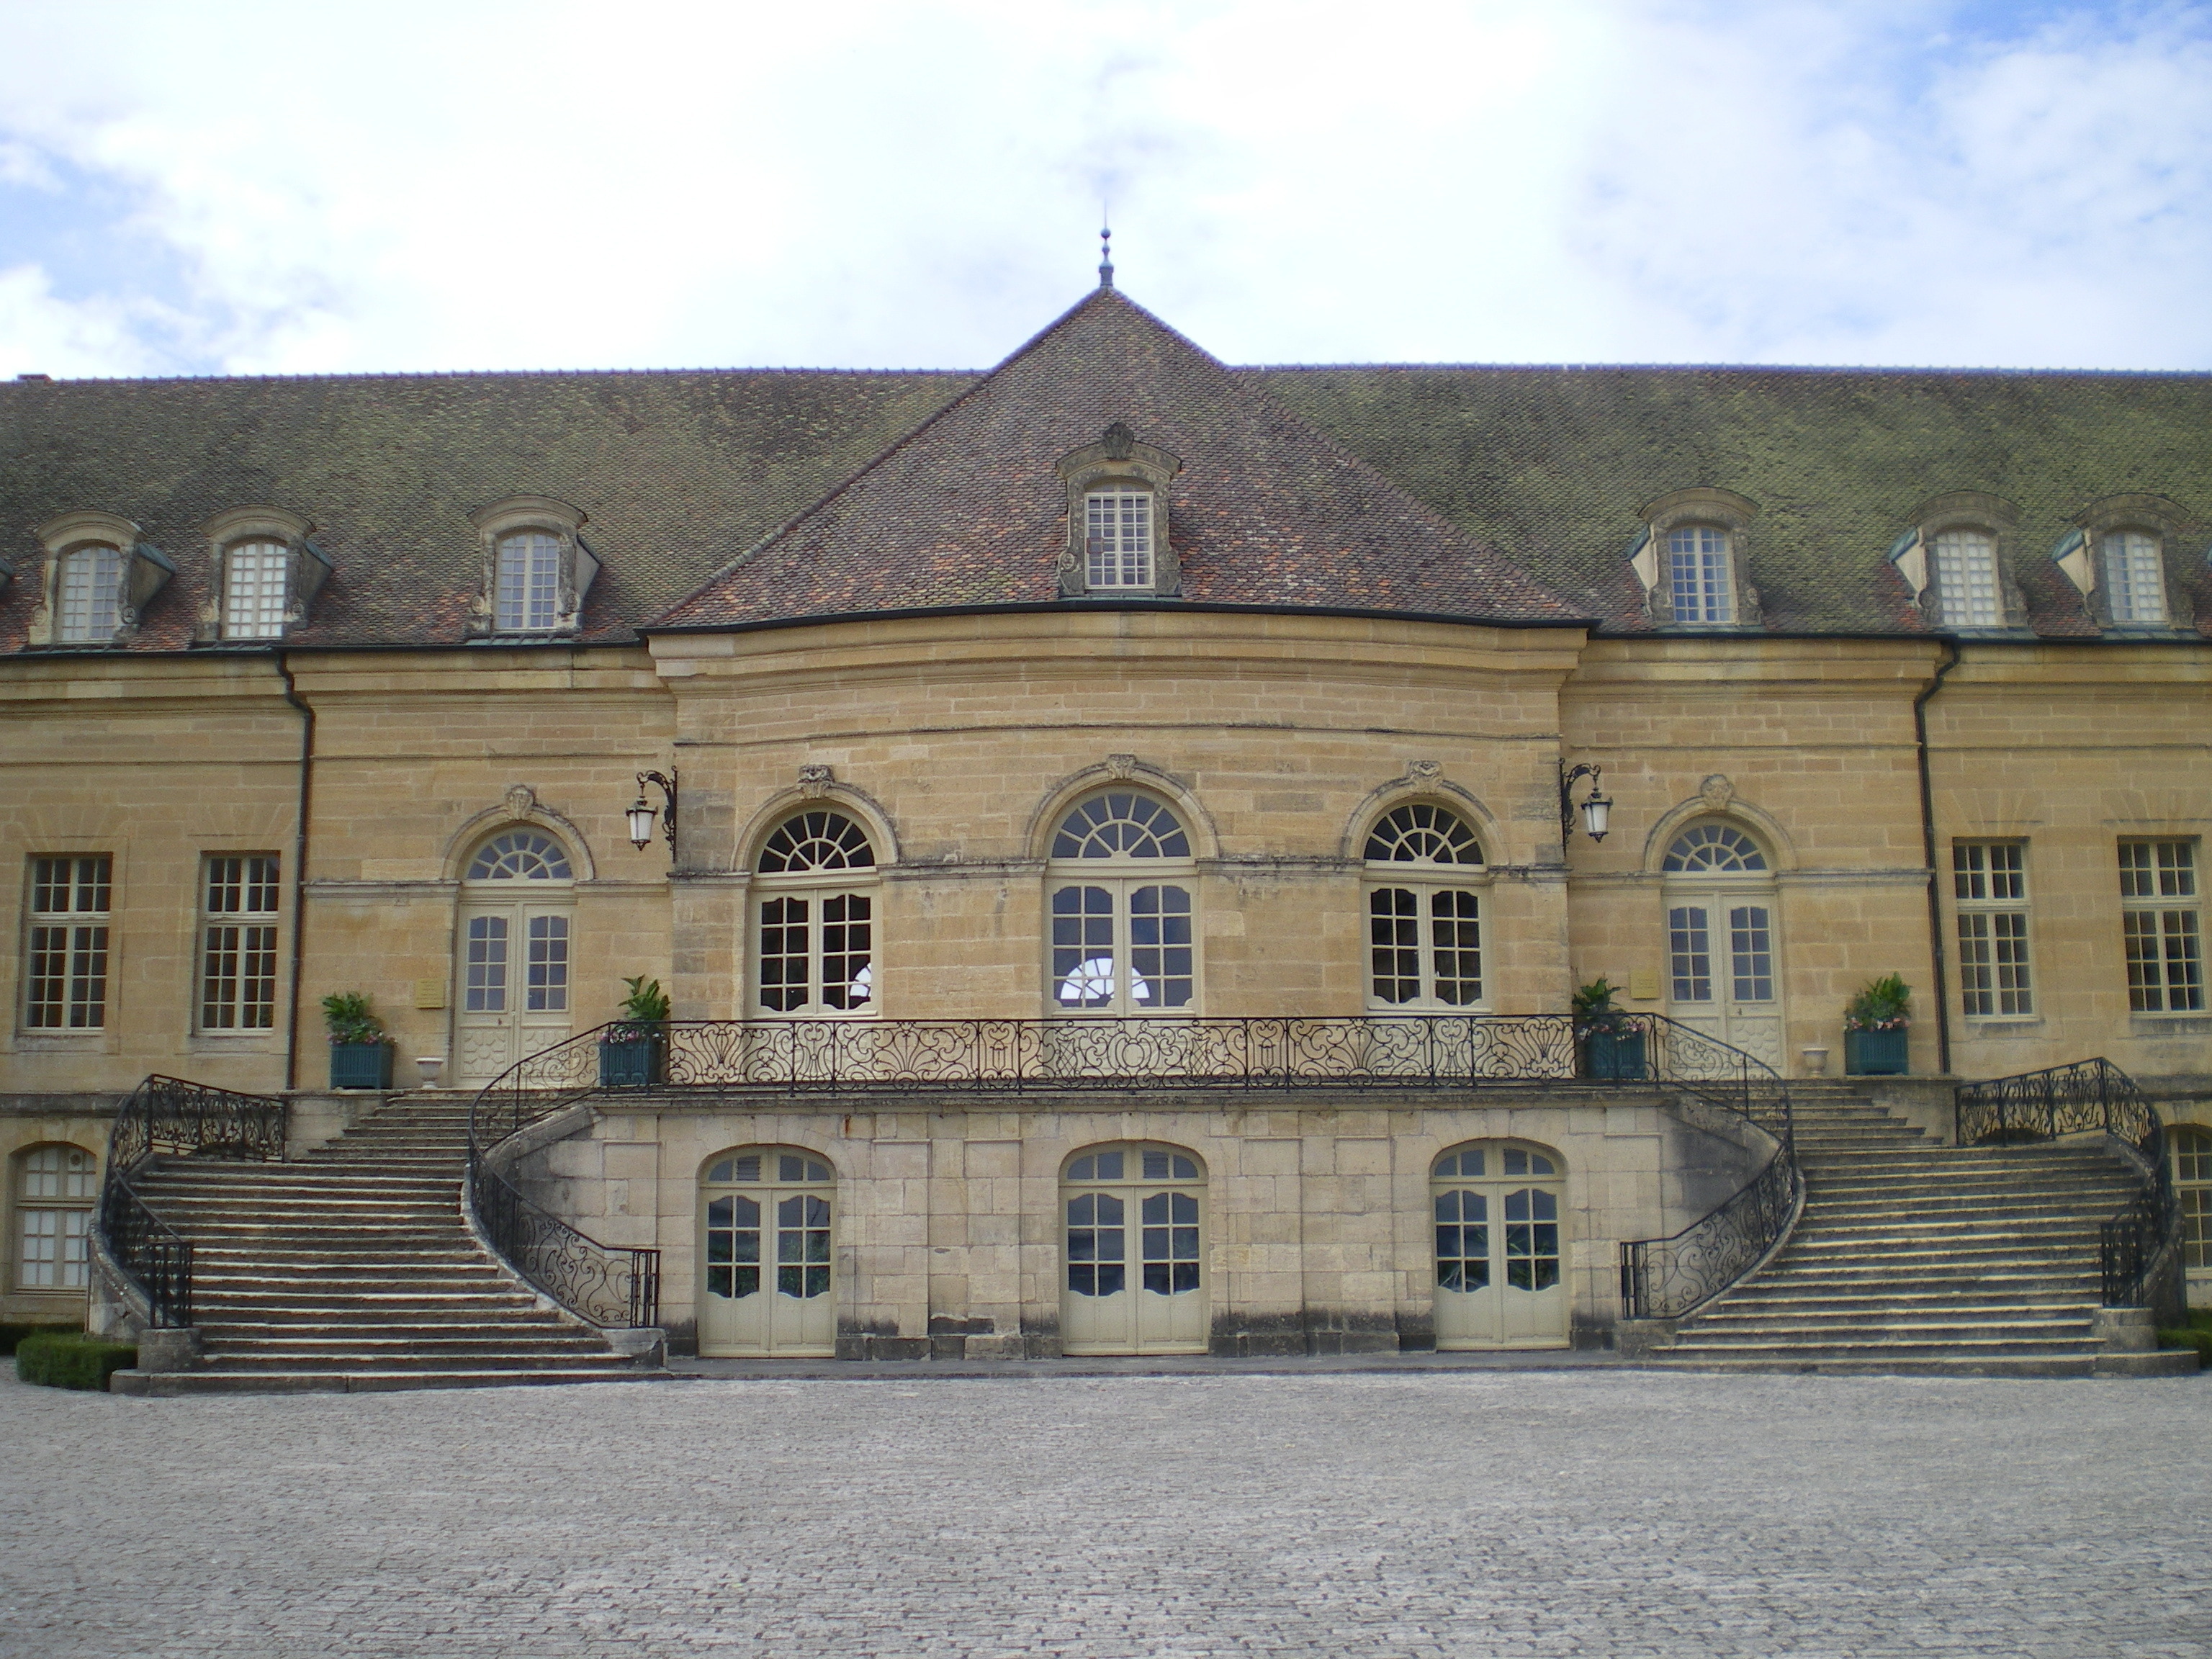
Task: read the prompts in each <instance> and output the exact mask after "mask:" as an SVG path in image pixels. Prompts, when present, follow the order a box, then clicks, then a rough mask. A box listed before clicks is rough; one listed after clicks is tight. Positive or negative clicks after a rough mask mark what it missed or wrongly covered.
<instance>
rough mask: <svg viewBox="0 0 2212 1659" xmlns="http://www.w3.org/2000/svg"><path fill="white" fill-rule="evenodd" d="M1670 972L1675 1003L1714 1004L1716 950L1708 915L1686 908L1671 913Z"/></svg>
mask: <svg viewBox="0 0 2212 1659" xmlns="http://www.w3.org/2000/svg"><path fill="white" fill-rule="evenodd" d="M1667 957H1668V974H1669V975H1670V977H1671V978H1672V979H1673V980H1674V996H1673V1000H1674V1001H1676V1002H1711V1000H1713V947H1712V939H1711V933H1709V932H1708V930H1707V927H1706V924H1705V911H1704V910H1702V909H1699V908H1696V907H1694V906H1685V907H1683V908H1680V909H1674V910H1669V911H1668V913H1667Z"/></svg>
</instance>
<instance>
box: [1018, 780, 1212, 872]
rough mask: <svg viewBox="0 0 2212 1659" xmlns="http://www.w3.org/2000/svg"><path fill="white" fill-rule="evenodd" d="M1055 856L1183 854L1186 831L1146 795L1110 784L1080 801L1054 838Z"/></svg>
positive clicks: (1153, 856) (1186, 846) (1162, 856)
mask: <svg viewBox="0 0 2212 1659" xmlns="http://www.w3.org/2000/svg"><path fill="white" fill-rule="evenodd" d="M1052 856H1053V857H1054V858H1056V859H1187V858H1188V857H1189V856H1190V837H1189V836H1188V835H1187V834H1186V833H1184V830H1183V827H1182V820H1181V819H1179V818H1177V817H1176V815H1175V813H1174V812H1173V811H1170V810H1169V808H1167V807H1166V806H1164V805H1162V804H1161V803H1160V802H1158V801H1156V800H1154V799H1152V797H1150V796H1149V795H1140V794H1139V793H1136V792H1135V791H1134V790H1131V789H1109V790H1107V791H1106V792H1105V793H1103V794H1097V795H1093V796H1091V798H1090V799H1088V800H1084V801H1079V802H1078V803H1077V804H1076V805H1075V807H1074V809H1073V811H1070V812H1069V813H1068V814H1067V816H1066V817H1063V818H1062V819H1060V829H1059V831H1058V832H1057V833H1056V834H1055V835H1054V836H1053V838H1052Z"/></svg>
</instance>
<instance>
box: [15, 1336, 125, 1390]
mask: <svg viewBox="0 0 2212 1659" xmlns="http://www.w3.org/2000/svg"><path fill="white" fill-rule="evenodd" d="M137 1363H138V1350H137V1348H136V1347H134V1346H132V1345H131V1344H130V1343H128V1342H102V1341H100V1340H99V1339H98V1338H96V1337H90V1336H82V1335H80V1334H77V1333H76V1332H75V1331H54V1332H46V1333H41V1334H38V1335H36V1336H27V1337H25V1338H24V1339H23V1340H21V1341H20V1342H18V1343H17V1344H16V1345H15V1375H16V1376H18V1377H20V1378H21V1379H22V1381H24V1382H26V1383H44V1384H45V1385H46V1387H48V1388H50V1389H100V1390H102V1391H105V1390H106V1387H107V1379H108V1376H109V1375H110V1374H111V1373H112V1372H115V1371H119V1370H124V1369H125V1367H127V1366H131V1365H135V1364H137Z"/></svg>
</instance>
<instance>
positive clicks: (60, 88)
mask: <svg viewBox="0 0 2212 1659" xmlns="http://www.w3.org/2000/svg"><path fill="white" fill-rule="evenodd" d="M1944 12H1945V9H1944V8H1941V7H1930V6H1929V5H1925V4H1914V3H1908V0H1884V3H1862V4H1856V5H1817V4H1808V3H1797V4H1789V3H1779V4H1772V5H1769V6H1767V7H1764V8H1759V9H1753V8H1741V7H1736V6H1733V5H1731V6H1726V7H1711V6H1708V7H1699V6H1697V5H1690V4H1680V3H1676V4H1669V3H1663V0H1553V3H1549V4H1536V3H1522V0H1468V3H1445V0H1403V3H1399V4H1395V5H1393V6H1390V7H1388V8H1377V9H1370V10H1369V11H1368V12H1366V13H1364V14H1360V15H1358V16H1357V18H1354V17H1353V16H1352V15H1351V14H1347V13H1346V10H1345V9H1344V8H1343V7H1341V6H1340V5H1335V4H1322V3H1316V0H1277V3H1273V4H1266V5H1262V4H1258V3H1253V0H1219V3H1213V4H1188V3H1171V0H1152V3H1139V0H1129V3H1120V4H1111V5H1109V4H1106V3H1103V0H1085V3H1066V4H1059V5H1052V4H1042V5H1041V4H1036V3H1031V4H1015V3H1012V0H967V3H937V4H931V5H913V4H890V3H878V4H868V3H830V4H825V5H817V6H815V7H813V8H811V9H805V10H804V11H795V10H794V9H791V8H788V7H784V6H781V5H773V6H772V5H768V4H764V3H750V4H740V5H736V6H730V5H721V6H708V5H704V4H698V3H688V0H687V3H678V0H668V3H663V4H659V5H648V6H644V7H633V8H628V9H623V10H620V11H617V10H616V9H612V8H608V7H605V6H603V5H594V4H585V3H580V0H561V3H552V0H548V3H544V4H532V5H519V4H512V3H475V4H469V3H459V4H448V5H443V6H433V5H428V4H421V3H416V4H411V5H410V4H386V5H384V6H380V7H378V8H376V9H373V10H372V9H287V10H284V11H283V12H278V11H276V10H272V9H269V8H266V7H264V6H258V5H251V4H246V3H243V0H201V3H199V4H197V5H195V6H193V7H191V8H179V7H173V6H166V5H161V4H140V5H137V6H135V7H124V6H103V7H101V8H99V9H90V8H73V9H61V8H53V9H33V8H21V7H19V8H15V9H9V10H7V11H4V12H0V187H4V186H7V185H10V184H12V185H14V186H15V190H16V191H17V194H16V196H15V197H14V198H12V199H14V200H15V201H17V202H19V203H21V204H25V205H24V210H23V211H22V213H21V215H20V216H19V219H18V222H19V223H20V224H21V226H22V227H23V228H22V229H21V231H19V232H18V233H17V234H15V237H14V238H13V240H12V245H11V243H10V242H9V241H0V263H4V264H7V265H9V267H11V275H10V276H9V278H8V279H7V280H8V282H9V284H10V286H8V287H6V288H4V289H0V300H4V301H12V302H10V303H0V373H13V372H15V371H16V370H17V369H18V368H43V369H46V370H47V371H48V372H53V373H82V372H88V371H100V372H140V371H143V370H144V369H146V368H149V367H150V368H167V369H170V370H172V371H179V370H190V371H195V372H206V371H208V370H211V369H225V370H236V371H246V372H268V371H305V370H316V369H343V368H465V367H532V366H570V365H582V364H610V365H613V364H623V365H651V364H664V363H695V362H720V363H732V362H764V363H777V362H798V363H822V364H832V363H924V364H940V365H958V366H969V365H975V364H979V363H984V362H990V361H993V360H994V359H995V358H997V357H998V356H1000V355H1002V354H1003V353H1004V352H1006V350H1008V349H1011V348H1012V347H1013V346H1014V345H1015V344H1017V343H1018V342H1019V341H1020V340H1021V339H1022V338H1023V337H1024V336H1025V335H1026V334H1027V333H1029V332H1030V331H1031V330H1033V329H1034V328H1035V327H1036V326H1037V325H1040V324H1042V322H1044V321H1045V320H1047V319H1048V318H1049V317H1051V316H1052V315H1053V314H1054V313H1056V312H1057V311H1059V310H1060V308H1062V307H1064V306H1066V304H1068V303H1070V302H1071V301H1073V300H1074V299H1075V298H1076V297H1078V295H1079V293H1080V292H1081V290H1082V289H1083V288H1084V287H1085V285H1086V284H1087V283H1088V281H1089V280H1090V272H1089V265H1090V264H1091V258H1092V255H1091V248H1092V246H1094V244H1093V243H1092V242H1091V232H1092V231H1093V230H1094V229H1095V226H1096V215H1097V210H1098V199H1099V197H1100V195H1101V194H1102V193H1110V195H1111V196H1112V197H1113V201H1114V213H1115V226H1116V237H1115V241H1116V244H1117V263H1118V264H1120V266H1121V275H1122V278H1123V281H1124V284H1125V286H1127V288H1128V289H1130V290H1131V291H1132V293H1133V295H1136V297H1138V298H1139V299H1141V300H1143V301H1146V303H1147V304H1150V305H1152V307H1154V308H1155V309H1157V310H1158V311H1160V312H1161V313H1163V314H1164V316H1166V317H1167V318H1168V319H1169V320H1170V321H1171V322H1174V323H1175V324H1176V325H1178V326H1179V327H1182V328H1183V329H1184V330H1185V331H1188V332H1189V333H1190V334H1192V335H1193V336H1194V337H1195V338H1197V339H1199V340H1200V342H1201V343H1205V344H1206V345H1207V346H1208V347H1209V348H1211V349H1214V350H1216V351H1217V352H1218V353H1220V354H1221V355H1223V356H1226V357H1229V358H1231V360H1234V361H1270V362H1284V361H1308V362H1312V361H1332V360H1334V361H1342V360H1404V359H1427V360H1439V359H1446V360H1485V359H1493V360H1494V359H1505V360H1514V359H1519V360H1528V359H1536V360H1561V359H1565V360H1577V361H1589V360H1608V359H1612V360H1620V359H1626V360H1639V361H1648V360H1652V359H1682V358H1693V359H1703V360H1708V361H1712V360H1768V361H1776V360H1786V361H1797V362H1817V361H1827V362H1872V361H1916V362H1960V361H1972V362H2011V363H2021V364H2027V363H2050V362H2093V363H2100V364H2107V365H2112V366H2137V365H2142V366H2180V365H2200V364H2205V363H2207V362H2212V325H2208V324H2206V323H2205V322H2203V321H2202V320H2200V319H2199V316H2198V314H2197V313H2199V312H2201V311H2202V310H2203V307H2202V305H2201V302H2197V301H2194V300H2193V290H2194V289H2196V288H2197V287H2199V286H2201V283H2197V281H2196V280H2195V273H2196V271H2197V270H2199V269H2201V268H2202V267H2203V264H2204V263H2205V259H2206V256H2207V255H2208V254H2212V201H2208V191H2207V189H2206V185H2207V183H2208V179H2207V159H2206V158H2208V157H2212V143H2208V140H2212V115H2208V114H2207V113H2206V112H2205V109H2204V106H2203V100H2202V99H2201V98H2199V97H2197V96H2195V95H2194V93H2195V89H2197V88H2201V87H2202V86H2203V85H2204V84H2206V83H2207V79H2208V71H2212V55H2208V54H2212V22H2208V16H2207V14H2206V12H2205V11H2204V10H2203V9H2202V8H2198V7H2187V8H2182V9H2168V10H2164V11H2157V12H2151V13H2145V14H2142V15H2141V16H2139V17H2133V18H2132V21H2129V19H2127V18H2124V19H2123V20H2122V22H2120V23H2114V22H2113V21H2111V18H2110V17H2109V15H2107V14H2106V13H2103V12H2099V13H2095V14H2091V13H2087V12H2083V13H2080V14H2064V15H2060V16H2059V17H2058V19H2057V21H2056V22H2054V23H2052V24H2051V25H2050V26H2048V27H2044V28H2042V29H2041V30H2040V31H2039V32H2033V33H2027V34H2025V35H2023V36H2021V37H2020V38H2017V39H2013V40H2006V41H1992V40H1984V39H1978V38H1976V37H1973V36H1972V35H1971V34H1968V33H1959V32H1956V31H1954V34H1953V35H1951V36H1949V37H1944V38H1941V39H1935V38H1931V35H1930V33H1929V20H1930V18H1931V16H1933V17H1936V19H1937V20H1938V21H1940V18H1941V16H1942V15H1943V14H1944ZM278 19H281V20H282V23H281V27H280V26H278V24H277V22H276V21H275V20H278ZM77 179H95V180H98V181H100V184H101V185H103V187H105V188H108V189H112V191H114V193H115V195H116V198H117V199H118V201H120V202H122V203H124V204H126V205H125V206H124V207H122V208H119V209H117V210H113V212H112V215H111V222H109V223H108V224H107V225H106V227H105V229H104V231H103V233H102V234H104V235H105V236H106V237H107V238H108V239H109V240H110V243H111V244H112V246H110V247H109V248H108V249H107V250H106V251H107V252H108V253H109V254H110V256H111V257H109V258H106V259H105V260H102V259H97V258H95V259H89V260H88V259H87V258H83V257H82V248H81V247H78V246H77V244H76V243H72V244H71V246H72V249H74V250H75V252H76V257H73V258H70V259H69V260H67V261H64V260H62V259H60V258H59V257H58V256H55V257H52V258H50V257H49V255H48V253H47V252H46V250H45V249H44V248H43V247H42V246H40V234H41V233H40V227H41V225H42V223H43V222H44V221H42V220H41V218H40V213H39V211H38V209H39V207H40V204H42V203H44V204H49V205H51V204H52V197H53V195H54V192H55V191H58V190H60V189H62V188H63V187H64V182H65V181H75V180H77ZM9 199H11V198H9V197H5V196H0V212H4V211H5V204H6V202H7V201H8V200H9ZM6 223H7V221H5V220H0V227H4V225H5V224H6ZM6 234H7V233H6V232H5V230H4V229H0V236H4V235H6ZM73 234H77V235H79V236H80V237H81V234H82V233H81V231H79V232H74V233H73ZM88 273H89V274H88ZM19 293H20V295H21V296H25V297H20V298H19V297H18V296H19ZM64 352H66V353H68V354H70V356H69V360H68V362H66V363H63V362H61V358H60V356H58V355H57V354H61V353H64Z"/></svg>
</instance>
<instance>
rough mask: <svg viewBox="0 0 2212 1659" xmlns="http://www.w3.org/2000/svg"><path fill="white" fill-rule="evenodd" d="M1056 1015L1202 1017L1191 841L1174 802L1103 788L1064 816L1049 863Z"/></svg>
mask: <svg viewBox="0 0 2212 1659" xmlns="http://www.w3.org/2000/svg"><path fill="white" fill-rule="evenodd" d="M1046 871H1047V875H1046V886H1047V889H1048V898H1047V902H1046V907H1045V908H1046V913H1047V917H1048V925H1049V927H1050V928H1051V939H1050V942H1049V945H1048V951H1049V962H1048V975H1047V980H1046V999H1045V1000H1046V1006H1047V1007H1048V1009H1050V1010H1051V1011H1052V1012H1054V1013H1062V1014H1069V1013H1088V1014H1096V1015H1107V1016H1118V1015H1124V1014H1149V1013H1168V1012H1183V1013H1188V1012H1195V1009H1194V1003H1195V1000H1196V997H1197V987H1198V975H1197V934H1196V930H1195V921H1196V917H1195V915H1194V904H1193V902H1192V889H1193V888H1194V885H1195V882H1194V876H1195V875H1196V867H1195V866H1194V863H1193V861H1192V858H1191V851H1190V835H1189V832H1188V830H1186V829H1184V828H1183V823H1182V819H1181V818H1179V817H1176V813H1175V811H1174V809H1173V808H1171V807H1170V806H1169V805H1166V803H1164V802H1163V801H1160V800H1157V799H1154V798H1153V797H1152V796H1150V795H1147V794H1145V793H1141V792H1139V791H1138V790H1134V789H1127V788H1114V789H1103V790H1100V791H1098V792H1097V793H1095V794H1091V795H1087V796H1085V798H1084V799H1081V800H1079V801H1078V802H1076V804H1075V805H1073V807H1071V808H1070V809H1069V810H1068V811H1066V812H1065V813H1063V814H1061V816H1060V822H1059V823H1058V825H1057V826H1055V828H1054V831H1053V836H1052V843H1051V847H1050V849H1049V851H1048V859H1047V864H1046Z"/></svg>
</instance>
